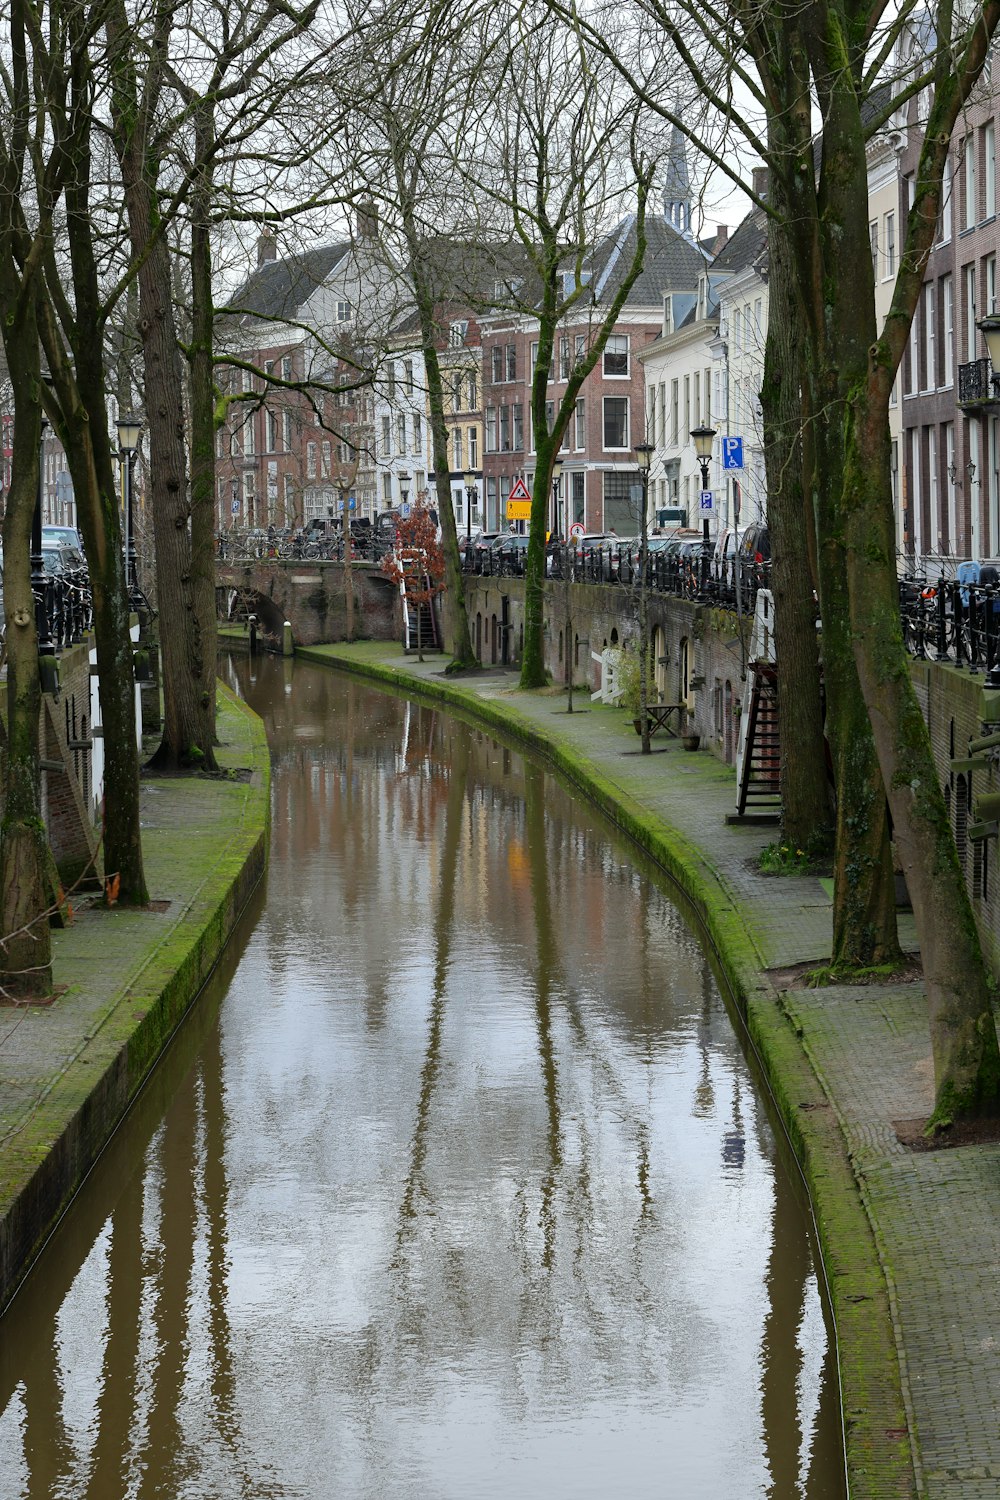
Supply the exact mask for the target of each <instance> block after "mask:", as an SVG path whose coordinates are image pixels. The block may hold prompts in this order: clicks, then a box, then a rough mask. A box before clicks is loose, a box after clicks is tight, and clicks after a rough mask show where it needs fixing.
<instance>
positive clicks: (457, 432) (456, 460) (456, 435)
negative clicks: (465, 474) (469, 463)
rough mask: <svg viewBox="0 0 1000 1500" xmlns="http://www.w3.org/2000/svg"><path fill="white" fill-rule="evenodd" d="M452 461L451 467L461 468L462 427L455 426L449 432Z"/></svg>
mask: <svg viewBox="0 0 1000 1500" xmlns="http://www.w3.org/2000/svg"><path fill="white" fill-rule="evenodd" d="M451 447H452V463H451V466H452V468H453V469H455V470H458V471H461V468H462V429H461V427H455V428H453V429H452V434H451Z"/></svg>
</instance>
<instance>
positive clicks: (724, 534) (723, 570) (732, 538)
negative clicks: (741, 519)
mask: <svg viewBox="0 0 1000 1500" xmlns="http://www.w3.org/2000/svg"><path fill="white" fill-rule="evenodd" d="M745 529H746V528H745V527H742V526H740V527H736V526H727V527H725V529H724V530H722V531H720V532H719V535H718V536H717V537H716V539H715V549H714V551H713V553H712V577H713V578H714V579H715V581H716V582H717V583H719V584H721V585H722V587H723V588H728V587H729V586H730V585H731V584H732V582H733V565H734V564H735V562H736V554H737V552H738V551H739V547H740V543H741V541H742V540H743V533H744V531H745Z"/></svg>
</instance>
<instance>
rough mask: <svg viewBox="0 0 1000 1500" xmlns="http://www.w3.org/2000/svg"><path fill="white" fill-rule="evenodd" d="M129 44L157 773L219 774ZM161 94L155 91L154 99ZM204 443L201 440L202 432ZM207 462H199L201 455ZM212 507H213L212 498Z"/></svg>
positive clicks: (181, 430) (123, 106) (170, 314)
mask: <svg viewBox="0 0 1000 1500" xmlns="http://www.w3.org/2000/svg"><path fill="white" fill-rule="evenodd" d="M126 35H127V32H126V30H125V26H124V23H123V15H122V13H121V12H119V14H118V16H117V17H116V19H115V22H114V24H109V26H108V36H109V41H110V43H111V46H112V49H113V50H115V49H117V51H116V56H115V95H114V106H113V112H114V118H115V130H114V132H113V138H114V141H115V146H116V151H117V155H118V161H119V164H120V167H121V171H122V184H123V190H124V197H125V208H126V212H127V215H128V226H129V236H130V239H131V242H132V253H133V256H134V257H135V260H136V262H137V263H138V267H139V269H138V281H139V333H140V336H141V338H142V349H143V359H144V366H145V390H146V418H147V421H148V424H149V453H150V465H149V471H150V472H149V484H150V492H151V509H152V515H153V537H154V544H155V547H156V569H157V573H156V581H157V590H156V592H157V603H158V605H159V624H160V631H159V636H160V660H161V664H162V686H163V737H162V740H161V742H160V746H159V749H158V750H157V752H156V754H155V756H154V757H153V761H152V764H153V765H155V766H157V767H158V768H161V769H166V770H177V769H181V768H189V767H195V768H199V769H204V770H210V771H214V770H216V769H217V766H216V761H215V750H214V738H215V735H214V724H213V723H212V722H211V715H210V712H209V710H210V707H211V698H210V696H209V701H208V702H206V701H205V700H206V694H205V691H204V687H203V683H204V676H205V673H206V670H212V671H214V667H215V663H214V656H213V657H212V658H211V660H210V662H209V663H206V659H205V647H206V645H208V646H209V647H211V646H212V645H213V644H214V638H210V639H209V641H208V642H206V641H204V640H203V639H202V634H201V629H200V624H201V621H200V619H199V618H198V615H197V612H196V610H195V600H194V590H193V582H192V558H191V534H190V530H189V526H190V521H191V507H190V502H189V499H188V473H187V453H186V448H185V443H186V423H185V412H184V382H183V376H182V369H181V356H180V350H179V347H178V342H177V329H176V324H175V320H174V303H173V288H172V285H171V275H170V269H171V268H170V250H169V246H168V244H167V241H166V238H165V237H164V236H163V235H162V234H159V233H158V232H157V231H158V223H157V206H156V201H155V195H156V180H155V176H156V165H157V164H156V163H155V162H150V161H149V160H148V159H147V147H148V143H147V141H146V134H145V126H146V121H145V119H144V117H143V116H142V115H141V113H140V111H139V107H138V102H137V91H136V83H135V77H134V74H133V72H132V70H131V66H130V63H129V62H128V59H127V58H126V57H125V56H123V55H122V52H121V48H122V46H123V42H124V38H125V36H126ZM148 92H150V93H155V90H152V91H148ZM199 436H200V438H201V441H202V442H204V433H203V432H200V433H199ZM202 457H203V455H202ZM213 498H214V497H213Z"/></svg>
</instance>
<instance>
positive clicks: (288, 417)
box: [281, 411, 292, 453]
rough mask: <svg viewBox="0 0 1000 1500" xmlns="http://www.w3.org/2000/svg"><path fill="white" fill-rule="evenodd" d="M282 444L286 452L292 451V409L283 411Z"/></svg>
mask: <svg viewBox="0 0 1000 1500" xmlns="http://www.w3.org/2000/svg"><path fill="white" fill-rule="evenodd" d="M281 446H282V447H283V448H284V450H285V452H286V453H291V451H292V414H291V412H290V411H284V412H282V413H281Z"/></svg>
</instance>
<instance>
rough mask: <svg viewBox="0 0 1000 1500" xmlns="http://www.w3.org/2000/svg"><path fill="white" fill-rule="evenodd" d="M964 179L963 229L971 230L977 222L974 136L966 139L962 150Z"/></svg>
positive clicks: (968, 136)
mask: <svg viewBox="0 0 1000 1500" xmlns="http://www.w3.org/2000/svg"><path fill="white" fill-rule="evenodd" d="M962 178H963V200H964V201H963V203H962V228H963V229H971V228H972V226H973V225H974V224H975V222H976V207H977V202H976V138H975V136H972V135H967V136H966V137H965V145H964V146H963V148H962Z"/></svg>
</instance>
